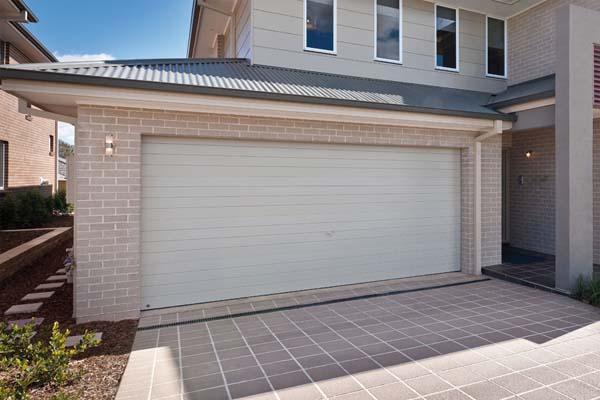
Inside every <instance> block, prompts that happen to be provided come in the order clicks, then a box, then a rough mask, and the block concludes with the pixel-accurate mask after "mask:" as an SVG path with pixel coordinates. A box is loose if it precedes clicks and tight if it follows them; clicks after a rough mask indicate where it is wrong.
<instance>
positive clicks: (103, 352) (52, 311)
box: [0, 240, 137, 400]
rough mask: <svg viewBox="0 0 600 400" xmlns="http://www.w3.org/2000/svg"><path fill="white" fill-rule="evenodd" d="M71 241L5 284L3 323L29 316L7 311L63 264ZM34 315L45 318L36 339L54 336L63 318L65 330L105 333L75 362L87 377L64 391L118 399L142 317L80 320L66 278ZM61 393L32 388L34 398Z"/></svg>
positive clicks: (0, 295) (0, 290) (1, 290)
mask: <svg viewBox="0 0 600 400" xmlns="http://www.w3.org/2000/svg"><path fill="white" fill-rule="evenodd" d="M71 246H72V241H71V240H68V241H66V242H65V243H62V244H61V245H59V246H57V248H56V249H55V250H53V251H52V252H51V253H50V254H48V255H47V256H45V257H43V258H41V259H39V260H38V261H37V262H35V263H33V264H32V265H29V266H28V267H25V268H23V269H22V270H21V271H20V272H19V273H18V274H16V275H14V276H12V277H10V278H9V279H7V280H6V281H4V282H2V284H0V315H2V319H3V321H4V322H7V321H8V320H16V319H23V318H28V317H29V315H11V316H4V311H6V309H8V308H9V307H10V306H12V305H14V304H20V303H21V302H20V299H21V298H22V297H23V296H25V295H26V294H28V293H31V292H33V291H34V289H35V287H36V286H37V285H39V284H41V283H44V281H45V280H46V279H47V278H48V277H49V276H51V275H54V274H56V271H57V270H58V269H60V268H62V267H63V260H64V258H65V256H66V249H67V248H69V247H71ZM35 316H36V317H42V318H44V322H43V323H42V325H40V326H39V327H38V328H37V332H38V334H37V336H36V338H39V339H40V340H44V339H46V338H47V337H48V336H49V334H50V332H51V329H52V325H53V323H54V321H57V322H58V323H59V325H60V328H61V330H64V329H69V330H70V331H71V335H74V334H83V333H84V332H85V331H86V330H89V331H94V332H103V335H102V342H101V344H100V345H99V346H98V347H96V348H93V349H90V350H88V351H87V352H86V353H84V354H82V355H81V356H79V357H78V359H76V360H74V361H72V363H71V366H72V367H73V369H74V370H75V371H76V372H77V373H82V377H81V378H80V379H78V380H76V381H75V382H73V383H72V384H70V385H68V386H67V387H65V388H62V389H61V390H60V391H61V392H62V393H67V394H70V395H73V396H74V398H77V399H81V400H88V399H89V400H92V399H93V400H96V399H99V400H109V399H114V397H115V395H116V392H117V389H118V384H119V380H120V378H121V376H122V374H123V372H124V371H125V366H126V365H127V360H128V358H129V353H130V351H131V346H132V344H133V339H134V338H135V331H136V329H137V320H127V321H120V322H90V323H85V324H77V323H76V321H75V320H74V319H73V285H72V284H67V283H65V284H64V285H63V286H62V287H61V288H59V289H55V293H54V295H53V296H52V297H51V298H50V299H47V300H43V306H42V307H41V308H40V310H38V312H37V313H35ZM56 393H57V389H56V388H51V387H44V388H40V389H35V390H34V391H32V392H31V394H32V396H31V398H35V399H40V400H49V399H51V398H52V396H53V395H54V394H56Z"/></svg>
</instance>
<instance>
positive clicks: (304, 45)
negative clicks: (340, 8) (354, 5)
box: [302, 0, 337, 55]
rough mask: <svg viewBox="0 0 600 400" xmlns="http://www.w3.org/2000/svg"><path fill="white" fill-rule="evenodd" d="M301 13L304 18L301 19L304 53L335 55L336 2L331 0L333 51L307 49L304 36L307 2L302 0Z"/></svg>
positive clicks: (305, 36)
mask: <svg viewBox="0 0 600 400" xmlns="http://www.w3.org/2000/svg"><path fill="white" fill-rule="evenodd" d="M302 3H303V4H302V11H303V16H304V18H303V19H302V34H303V39H302V46H303V50H304V51H309V52H315V53H324V54H331V55H336V54H337V0H333V50H326V49H317V48H315V47H309V46H308V44H307V43H306V40H307V35H306V6H307V0H303V2H302Z"/></svg>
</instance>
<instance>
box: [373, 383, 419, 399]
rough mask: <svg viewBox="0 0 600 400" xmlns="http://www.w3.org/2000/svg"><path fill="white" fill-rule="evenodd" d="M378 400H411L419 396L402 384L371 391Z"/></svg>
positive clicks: (393, 384)
mask: <svg viewBox="0 0 600 400" xmlns="http://www.w3.org/2000/svg"><path fill="white" fill-rule="evenodd" d="M369 391H370V392H371V393H372V394H373V396H375V398H377V400H410V399H415V398H417V397H419V395H418V394H417V393H416V392H415V391H414V390H412V389H411V388H409V387H408V386H406V385H405V384H404V383H402V382H398V383H392V384H390V385H385V386H380V387H376V388H372V389H370V390H369Z"/></svg>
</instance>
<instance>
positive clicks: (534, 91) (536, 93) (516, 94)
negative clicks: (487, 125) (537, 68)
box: [488, 75, 556, 109]
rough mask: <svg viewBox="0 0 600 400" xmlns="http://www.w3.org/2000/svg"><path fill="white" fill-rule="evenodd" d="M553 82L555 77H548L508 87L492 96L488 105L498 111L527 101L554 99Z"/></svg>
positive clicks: (554, 83)
mask: <svg viewBox="0 0 600 400" xmlns="http://www.w3.org/2000/svg"><path fill="white" fill-rule="evenodd" d="M555 81H556V77H555V75H548V76H544V77H542V78H537V79H533V80H530V81H526V82H522V83H518V84H516V85H512V86H509V87H508V88H507V89H506V90H505V91H504V92H501V93H498V94H495V95H493V96H492V97H491V98H490V101H489V103H488V105H489V106H490V107H492V108H494V109H499V108H502V107H508V106H511V105H515V104H520V103H526V102H528V101H533V100H540V99H545V98H549V97H554V95H555V85H556V82H555Z"/></svg>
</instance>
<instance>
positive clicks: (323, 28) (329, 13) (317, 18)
mask: <svg viewBox="0 0 600 400" xmlns="http://www.w3.org/2000/svg"><path fill="white" fill-rule="evenodd" d="M333 40H334V38H333V0H306V46H307V47H310V48H313V49H321V50H330V51H333Z"/></svg>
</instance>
